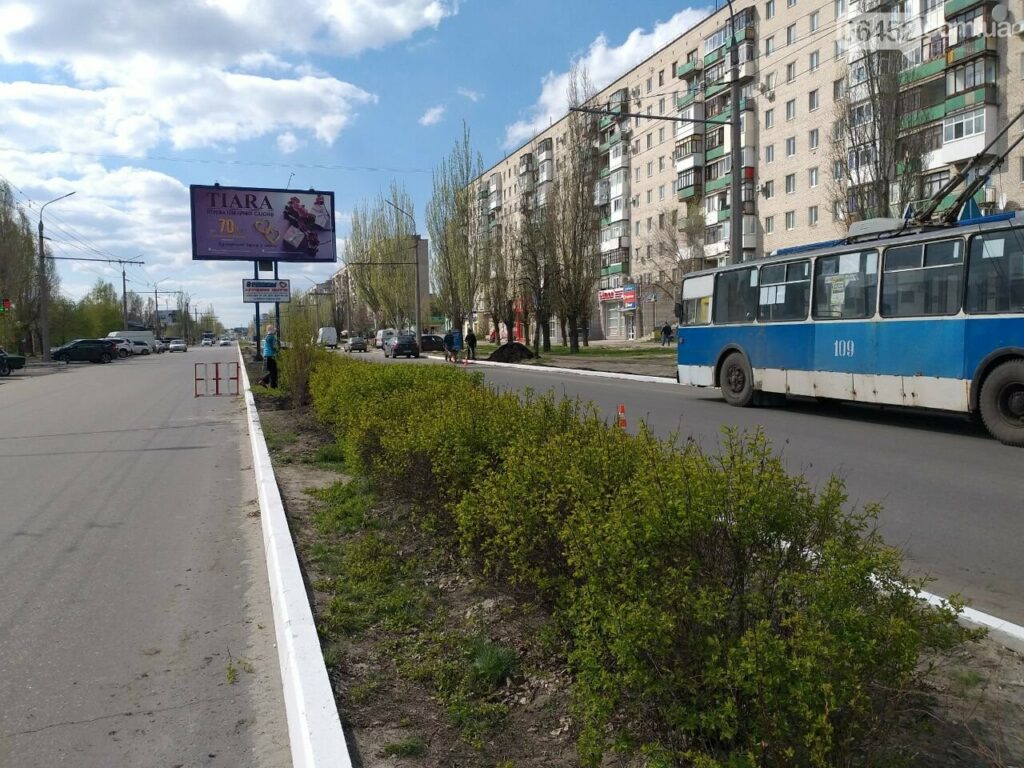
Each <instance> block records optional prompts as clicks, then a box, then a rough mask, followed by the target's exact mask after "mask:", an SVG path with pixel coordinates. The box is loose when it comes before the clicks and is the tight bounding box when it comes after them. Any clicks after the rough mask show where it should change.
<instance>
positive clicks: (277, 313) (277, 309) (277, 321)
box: [274, 261, 284, 339]
mask: <svg viewBox="0 0 1024 768" xmlns="http://www.w3.org/2000/svg"><path fill="white" fill-rule="evenodd" d="M274 279H275V280H277V262H276V261H275V262H274ZM274 326H275V327H276V328H277V338H279V339H283V338H284V336H282V335H281V303H280V302H278V301H275V302H274Z"/></svg>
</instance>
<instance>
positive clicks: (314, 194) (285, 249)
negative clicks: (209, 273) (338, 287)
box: [189, 184, 338, 262]
mask: <svg viewBox="0 0 1024 768" xmlns="http://www.w3.org/2000/svg"><path fill="white" fill-rule="evenodd" d="M189 193H190V197H191V203H192V258H193V259H197V260H210V261H257V260H259V261H312V262H334V261H337V260H338V255H337V252H336V250H335V242H334V193H333V192H319V191H314V190H311V191H309V192H301V191H299V190H295V189H262V188H259V187H218V186H213V187H208V186H201V185H198V184H193V185H192V186H191V187H189Z"/></svg>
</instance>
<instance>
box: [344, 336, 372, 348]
mask: <svg viewBox="0 0 1024 768" xmlns="http://www.w3.org/2000/svg"><path fill="white" fill-rule="evenodd" d="M345 351H346V352H368V351H369V349H367V346H366V339H364V338H363V337H362V336H349V338H348V341H346V342H345Z"/></svg>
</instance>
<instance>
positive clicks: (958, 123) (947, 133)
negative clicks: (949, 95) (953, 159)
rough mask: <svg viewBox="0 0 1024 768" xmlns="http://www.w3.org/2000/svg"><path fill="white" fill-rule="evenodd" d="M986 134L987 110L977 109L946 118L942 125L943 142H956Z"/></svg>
mask: <svg viewBox="0 0 1024 768" xmlns="http://www.w3.org/2000/svg"><path fill="white" fill-rule="evenodd" d="M984 132H985V110H984V109H976V110H973V111H971V112H964V113H963V114H959V115H956V116H955V117H948V118H946V120H945V122H944V123H943V124H942V140H943V142H950V141H956V140H957V139H963V138H965V137H967V136H974V135H975V134H978V133H984Z"/></svg>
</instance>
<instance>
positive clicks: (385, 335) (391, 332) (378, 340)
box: [373, 328, 398, 349]
mask: <svg viewBox="0 0 1024 768" xmlns="http://www.w3.org/2000/svg"><path fill="white" fill-rule="evenodd" d="M396 335H398V331H396V330H395V329H394V328H384V329H382V330H379V331H377V335H376V336H375V337H374V340H373V346H375V347H376V348H377V349H384V345H385V344H386V343H387V341H388V339H391V338H393V337H394V336H396Z"/></svg>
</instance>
